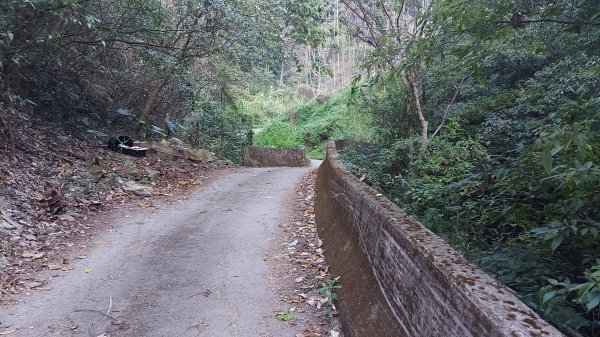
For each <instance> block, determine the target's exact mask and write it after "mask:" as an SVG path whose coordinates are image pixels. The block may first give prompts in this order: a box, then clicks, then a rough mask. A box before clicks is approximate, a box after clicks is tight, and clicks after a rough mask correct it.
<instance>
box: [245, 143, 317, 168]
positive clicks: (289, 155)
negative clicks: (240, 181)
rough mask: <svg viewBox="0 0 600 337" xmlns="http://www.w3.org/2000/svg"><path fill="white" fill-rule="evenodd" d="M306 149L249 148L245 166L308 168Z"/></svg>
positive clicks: (246, 151)
mask: <svg viewBox="0 0 600 337" xmlns="http://www.w3.org/2000/svg"><path fill="white" fill-rule="evenodd" d="M308 165H310V161H309V160H308V158H306V154H305V153H304V149H274V148H269V147H254V146H253V147H247V148H246V149H245V152H244V166H251V167H276V166H285V167H298V166H308Z"/></svg>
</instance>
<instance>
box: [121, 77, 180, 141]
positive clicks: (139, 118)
mask: <svg viewBox="0 0 600 337" xmlns="http://www.w3.org/2000/svg"><path fill="white" fill-rule="evenodd" d="M170 78H171V76H170V75H166V76H164V77H162V78H160V79H159V80H158V82H156V85H155V86H154V88H153V89H152V91H150V93H149V94H148V97H146V101H145V102H144V107H143V108H142V110H141V111H140V112H139V113H138V114H137V115H136V116H135V119H134V121H133V131H132V133H131V134H132V136H133V138H134V139H139V138H140V135H141V130H142V124H143V123H144V120H145V119H146V118H147V117H148V114H149V113H150V109H151V108H152V106H153V105H154V102H156V99H157V98H158V95H160V92H161V91H162V89H163V88H164V87H165V85H167V83H168V82H169V79H170Z"/></svg>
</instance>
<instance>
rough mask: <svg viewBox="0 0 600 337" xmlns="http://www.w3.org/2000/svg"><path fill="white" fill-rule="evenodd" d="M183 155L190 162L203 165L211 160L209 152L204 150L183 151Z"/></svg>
mask: <svg viewBox="0 0 600 337" xmlns="http://www.w3.org/2000/svg"><path fill="white" fill-rule="evenodd" d="M183 155H184V156H185V157H186V158H188V159H189V160H191V161H195V162H199V163H203V164H206V163H208V162H211V161H212V160H213V159H212V155H211V153H210V151H208V150H205V149H185V150H183Z"/></svg>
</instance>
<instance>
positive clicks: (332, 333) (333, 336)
mask: <svg viewBox="0 0 600 337" xmlns="http://www.w3.org/2000/svg"><path fill="white" fill-rule="evenodd" d="M329 335H330V336H331V337H340V332H339V331H335V330H331V331H329Z"/></svg>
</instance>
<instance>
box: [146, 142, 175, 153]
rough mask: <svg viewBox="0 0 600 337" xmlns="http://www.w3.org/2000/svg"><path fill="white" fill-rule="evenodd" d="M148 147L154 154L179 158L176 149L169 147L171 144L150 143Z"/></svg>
mask: <svg viewBox="0 0 600 337" xmlns="http://www.w3.org/2000/svg"><path fill="white" fill-rule="evenodd" d="M148 147H149V148H150V149H152V150H154V151H156V152H160V153H164V154H169V155H172V156H179V155H180V154H179V151H178V149H176V148H174V147H173V146H171V144H167V143H163V142H151V143H150V144H148Z"/></svg>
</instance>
